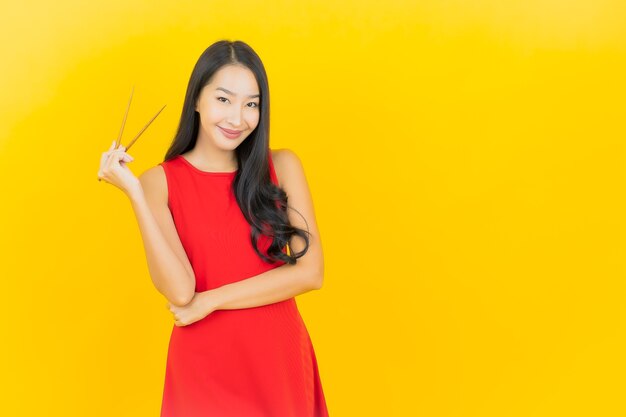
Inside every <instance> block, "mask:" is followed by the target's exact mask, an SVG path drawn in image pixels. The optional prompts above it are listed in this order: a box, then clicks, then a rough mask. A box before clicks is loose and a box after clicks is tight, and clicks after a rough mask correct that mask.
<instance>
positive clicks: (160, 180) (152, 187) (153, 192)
mask: <svg viewBox="0 0 626 417" xmlns="http://www.w3.org/2000/svg"><path fill="white" fill-rule="evenodd" d="M138 179H139V182H140V183H141V188H142V189H143V191H144V193H145V194H149V195H150V196H151V197H154V198H156V199H158V200H160V201H164V202H167V197H168V195H167V194H168V187H167V175H166V173H165V167H164V166H163V164H162V163H161V164H157V165H155V166H153V167H151V168H148V169H146V170H145V171H144V172H143V173H142V174H141V175H139V177H138Z"/></svg>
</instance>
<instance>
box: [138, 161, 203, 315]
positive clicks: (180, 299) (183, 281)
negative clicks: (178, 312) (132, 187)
mask: <svg viewBox="0 0 626 417" xmlns="http://www.w3.org/2000/svg"><path fill="white" fill-rule="evenodd" d="M139 181H140V183H141V187H140V188H139V191H137V192H134V193H133V194H132V195H131V196H130V201H131V205H132V207H133V210H134V212H135V216H136V218H137V223H138V224H139V230H140V231H141V238H142V240H143V245H144V249H145V253H146V260H147V263H148V270H149V271H150V277H151V279H152V282H153V283H154V286H155V287H156V289H157V290H158V291H159V292H160V293H161V294H163V295H164V296H165V298H167V300H168V301H169V302H170V303H171V304H173V305H177V306H183V305H185V304H187V303H188V302H189V301H190V300H191V299H192V298H193V296H194V291H195V275H194V271H193V268H192V267H191V264H190V263H189V259H188V258H187V254H186V252H185V250H184V248H183V246H182V243H181V242H180V238H179V237H178V233H177V231H176V227H175V225H174V221H173V219H172V215H171V212H170V210H169V207H168V205H167V199H168V197H167V180H166V178H165V172H164V170H163V168H162V167H161V166H156V167H153V168H150V169H148V170H147V171H146V172H144V173H143V174H142V175H141V176H139Z"/></svg>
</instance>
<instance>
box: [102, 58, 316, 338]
mask: <svg viewBox="0 0 626 417" xmlns="http://www.w3.org/2000/svg"><path fill="white" fill-rule="evenodd" d="M217 87H224V88H225V89H227V90H229V91H231V92H232V93H235V94H228V93H226V92H224V91H221V90H216V88H217ZM255 94H259V89H258V85H257V83H256V79H255V77H254V74H253V73H252V72H251V71H250V70H248V69H247V68H245V67H242V66H238V65H228V66H225V67H223V68H221V69H220V70H219V71H217V72H216V73H215V75H214V77H213V79H212V81H211V83H210V84H208V85H206V86H205V87H204V88H203V90H202V91H201V94H200V96H199V97H198V100H197V102H196V111H198V113H199V114H200V129H199V133H198V140H197V143H196V146H195V147H194V149H192V150H191V151H189V152H187V153H186V154H184V155H183V156H184V157H185V158H186V159H187V160H188V161H189V162H191V163H192V164H193V165H195V166H196V167H198V168H199V169H201V170H204V171H211V172H231V171H234V170H236V169H237V160H236V157H235V152H234V150H235V149H236V148H237V146H239V144H241V142H243V141H244V140H245V139H246V138H247V137H248V136H249V135H250V133H251V132H252V131H253V130H254V129H255V128H256V126H257V125H258V122H259V108H258V103H260V101H259V98H258V97H257V98H250V97H248V96H249V95H255ZM251 103H257V106H255V105H254V104H251ZM218 126H221V127H224V128H227V129H231V130H242V131H243V133H242V134H241V136H240V137H239V138H237V139H229V138H226V137H224V136H222V135H221V133H220V130H219V128H218ZM272 159H273V161H274V167H275V170H276V175H277V177H278V182H279V185H280V186H281V188H283V189H284V190H285V192H286V193H287V196H288V201H289V206H290V207H292V208H293V209H295V210H289V211H288V217H289V220H290V222H291V224H292V225H293V226H296V227H299V228H302V229H304V230H307V223H308V230H309V232H310V236H309V249H308V251H307V253H306V254H305V255H304V256H303V257H301V258H299V259H298V262H297V264H296V265H289V264H286V265H282V266H280V267H277V268H274V269H271V270H269V271H267V272H264V273H262V274H259V275H256V276H253V277H250V278H247V279H244V280H241V281H238V282H234V283H231V284H227V285H224V286H222V287H219V288H215V289H212V290H208V291H204V292H195V275H194V271H193V268H192V266H191V264H190V262H189V259H188V257H187V255H186V252H185V250H184V248H183V246H182V243H181V242H180V238H179V236H178V233H177V231H176V227H175V225H174V221H173V219H172V215H171V212H170V211H169V208H168V205H167V201H168V200H167V198H168V192H167V182H166V178H165V173H164V171H163V168H162V167H161V166H160V165H157V166H155V167H153V168H150V169H148V170H146V171H145V172H144V173H143V174H141V175H140V176H139V178H137V177H135V176H134V175H133V174H132V171H130V169H129V168H128V166H127V165H126V164H127V163H130V162H132V161H133V158H132V156H130V155H129V154H127V153H126V152H125V148H124V147H123V146H120V147H119V148H117V149H114V147H113V145H112V146H111V148H110V149H109V150H108V151H107V152H104V153H103V154H102V158H101V161H100V170H99V172H98V177H99V178H101V179H103V180H104V181H106V182H108V183H110V184H113V185H115V186H116V187H118V188H119V189H121V190H122V191H123V192H124V193H125V194H126V195H127V196H128V198H129V200H130V202H131V205H132V208H133V211H134V213H135V216H136V218H137V222H138V225H139V229H140V232H141V236H142V240H143V243H144V249H145V252H146V260H147V263H148V269H149V271H150V276H151V279H152V281H153V283H154V285H155V287H156V288H157V290H158V291H159V292H160V293H161V294H163V295H164V296H165V297H166V299H167V300H168V303H167V304H166V307H167V308H168V309H169V310H170V312H171V313H172V314H173V317H174V320H175V325H176V326H187V325H189V324H192V323H194V322H196V321H198V320H201V319H203V318H204V317H206V316H207V315H209V314H211V313H212V312H213V311H216V310H229V309H239V308H250V307H257V306H262V305H267V304H272V303H276V302H279V301H283V300H287V299H289V298H292V297H295V296H297V295H299V294H303V293H305V292H308V291H312V290H315V289H320V288H321V287H322V283H323V277H324V256H323V251H322V245H321V240H320V236H319V231H318V227H317V222H316V219H315V213H314V207H313V201H312V198H311V193H310V190H309V187H308V183H307V180H306V176H305V173H304V168H303V165H302V162H301V160H300V159H299V157H298V156H297V155H296V154H295V153H294V152H293V151H291V150H289V149H279V150H274V151H272ZM298 212H299V213H300V214H301V215H302V216H303V217H304V219H306V223H305V220H304V219H303V218H302V217H301V216H300V215H299V214H298ZM290 247H291V249H292V251H298V252H299V251H301V250H302V249H303V248H304V240H303V239H301V238H300V237H298V236H295V237H293V238H292V240H291V241H290Z"/></svg>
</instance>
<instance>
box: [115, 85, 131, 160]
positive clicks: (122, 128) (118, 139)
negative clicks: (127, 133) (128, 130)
mask: <svg viewBox="0 0 626 417" xmlns="http://www.w3.org/2000/svg"><path fill="white" fill-rule="evenodd" d="M134 92H135V86H134V85H133V89H132V90H131V91H130V98H129V99H128V105H127V106H126V113H124V120H122V127H121V128H120V134H119V135H118V136H117V140H116V141H115V149H117V148H118V147H119V146H120V141H121V140H122V132H124V126H125V125H126V117H127V116H128V110H130V102H131V101H132V100H133V94H134Z"/></svg>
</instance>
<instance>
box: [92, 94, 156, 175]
mask: <svg viewBox="0 0 626 417" xmlns="http://www.w3.org/2000/svg"><path fill="white" fill-rule="evenodd" d="M134 93H135V86H133V89H132V90H131V92H130V98H129V99H128V105H127V106H126V113H124V120H122V127H121V128H120V134H119V135H118V137H117V140H116V141H115V149H117V148H118V147H119V146H120V142H121V140H122V133H123V132H124V126H125V125H126V117H128V111H129V110H130V102H131V101H132V100H133V94H134ZM165 106H167V104H166V105H165ZM165 106H163V107H161V110H159V111H158V112H157V114H155V115H154V116H153V117H152V119H150V121H149V122H148V123H146V125H145V126H144V127H143V129H141V130H140V131H139V133H137V135H136V136H135V137H134V138H133V140H131V141H130V143H129V144H128V146H127V147H126V150H125V152H128V150H129V149H130V147H131V146H133V144H134V143H135V142H136V141H137V139H139V136H141V134H142V133H143V132H144V130H146V129H147V128H148V126H150V124H151V123H152V122H153V121H154V119H156V118H157V116H158V115H159V113H161V112H162V111H163V109H164V108H165ZM98 181H101V179H100V178H98Z"/></svg>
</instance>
